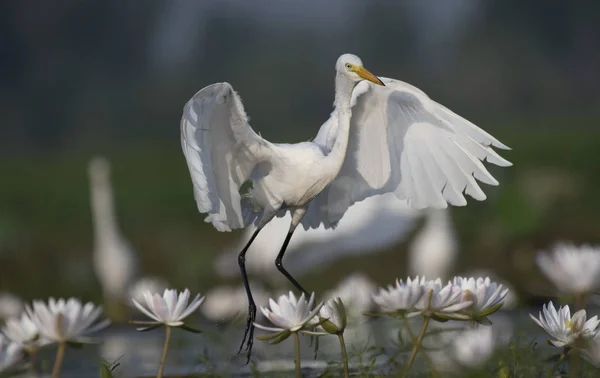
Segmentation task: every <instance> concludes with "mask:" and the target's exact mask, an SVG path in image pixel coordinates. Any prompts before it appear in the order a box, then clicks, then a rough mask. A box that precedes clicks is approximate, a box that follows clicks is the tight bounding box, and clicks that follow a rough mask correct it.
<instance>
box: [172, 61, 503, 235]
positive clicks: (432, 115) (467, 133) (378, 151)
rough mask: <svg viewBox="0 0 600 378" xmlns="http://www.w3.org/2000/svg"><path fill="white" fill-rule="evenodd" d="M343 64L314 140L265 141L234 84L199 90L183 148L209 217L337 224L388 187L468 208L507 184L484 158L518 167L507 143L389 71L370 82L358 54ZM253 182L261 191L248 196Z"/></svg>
mask: <svg viewBox="0 0 600 378" xmlns="http://www.w3.org/2000/svg"><path fill="white" fill-rule="evenodd" d="M346 65H349V67H350V68H347V67H346ZM336 69H337V75H336V100H335V105H336V106H335V110H334V112H333V113H332V115H331V118H330V119H329V120H328V121H327V122H325V124H324V125H323V126H322V127H321V129H320V130H319V133H318V135H317V137H316V138H315V139H314V140H313V141H312V142H303V143H297V144H277V143H271V142H269V141H267V140H265V139H263V138H261V137H260V136H259V135H258V134H256V133H255V132H254V131H253V130H252V128H251V127H250V125H249V124H248V122H247V116H246V113H245V112H244V109H243V106H242V103H241V99H240V97H239V96H238V95H237V94H236V93H235V92H234V91H233V88H232V87H231V85H230V84H228V83H218V84H213V85H210V86H208V87H206V88H204V89H202V90H200V91H199V92H198V93H196V94H195V95H194V97H193V98H192V99H191V100H190V101H189V102H188V103H187V104H186V105H185V108H184V112H183V117H182V120H181V141H182V148H183V152H184V154H185V157H186V160H187V163H188V166H189V168H190V173H191V177H192V181H193V183H194V194H195V198H196V202H197V204H198V208H199V210H200V211H201V212H203V213H208V216H207V218H206V221H207V222H211V223H212V224H213V225H214V226H215V227H216V228H217V229H219V230H231V229H235V228H243V227H246V226H248V225H249V224H251V223H252V222H256V224H257V225H258V226H262V225H264V224H266V223H267V222H268V221H269V220H270V219H271V218H272V217H273V216H275V215H276V214H277V212H278V211H280V210H290V211H291V212H292V215H293V217H294V218H299V219H297V220H295V222H299V221H300V220H301V221H302V224H303V225H304V227H305V228H308V227H310V228H316V227H318V226H319V225H320V224H321V223H323V224H324V225H325V227H327V228H328V227H333V226H335V225H337V223H338V222H339V221H340V219H341V218H342V216H343V215H344V213H345V212H346V210H347V209H348V208H349V207H350V206H351V205H352V204H354V203H355V202H358V201H361V200H363V199H365V198H367V197H369V196H372V195H375V194H381V193H387V192H393V193H395V194H396V196H397V197H398V198H400V199H407V200H408V202H409V205H410V206H412V207H415V208H425V207H436V208H444V207H446V206H447V204H448V203H450V204H452V205H456V206H463V205H465V204H466V200H465V197H464V195H463V193H466V194H468V195H470V196H471V197H473V198H475V199H477V200H484V199H485V198H486V196H485V194H484V193H483V191H482V190H481V188H480V187H479V185H478V184H477V181H476V180H475V179H477V180H479V181H482V182H484V183H487V184H490V185H497V184H498V182H497V181H496V180H495V179H494V178H493V177H492V176H491V175H490V174H489V172H488V171H487V169H486V168H485V167H484V165H483V164H482V162H481V161H482V160H487V161H488V162H490V163H493V164H496V165H500V166H509V165H511V164H510V163H509V162H508V161H507V160H505V159H503V158H502V157H500V156H499V155H498V154H497V153H496V152H495V151H494V150H493V149H492V148H491V146H494V147H498V148H502V149H507V147H506V146H505V145H504V144H502V143H500V142H499V141H498V140H497V139H496V138H494V137H492V136H491V135H490V134H488V133H487V132H485V131H483V130H481V129H480V128H478V127H477V126H475V125H474V124H472V123H471V122H469V121H467V120H466V119H464V118H462V117H460V116H458V115H456V114H455V113H453V112H451V111H450V110H448V109H447V108H446V107H444V106H442V105H440V104H438V103H436V102H435V101H433V100H431V99H430V98H429V97H427V95H426V94H425V93H423V92H422V91H421V90H419V89H417V88H415V87H413V86H411V85H409V84H407V83H404V82H401V81H398V80H394V79H387V78H381V81H383V83H385V87H384V86H377V85H373V84H372V83H369V82H368V81H365V80H364V79H363V78H364V77H365V76H366V75H365V76H360V72H364V71H366V70H364V69H362V62H361V61H360V59H359V58H358V57H356V56H353V55H350V54H345V55H342V56H341V57H340V59H338V62H337V64H336ZM361 69H362V70H363V71H361ZM357 72H358V73H357ZM367 72H368V71H367ZM373 81H374V80H373ZM246 181H250V182H251V183H252V189H251V190H250V191H249V193H248V195H247V196H242V195H240V193H239V189H240V187H241V186H242V184H244V183H245V182H246ZM315 197H316V198H315ZM313 200H314V201H313ZM311 201H312V203H311ZM309 203H310V204H311V205H310V206H309ZM307 208H308V213H307V214H306V216H305V217H304V218H303V219H302V216H303V213H304V212H305V211H306V210H307Z"/></svg>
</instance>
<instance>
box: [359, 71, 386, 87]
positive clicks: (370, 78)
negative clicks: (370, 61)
mask: <svg viewBox="0 0 600 378" xmlns="http://www.w3.org/2000/svg"><path fill="white" fill-rule="evenodd" d="M356 74H357V75H358V76H360V77H361V78H363V79H365V80H368V81H370V82H371V83H374V84H377V85H382V86H384V87H385V84H383V81H381V80H379V78H378V77H377V76H375V75H373V74H372V73H371V72H369V71H368V70H367V69H366V68H365V67H358V68H357V69H356Z"/></svg>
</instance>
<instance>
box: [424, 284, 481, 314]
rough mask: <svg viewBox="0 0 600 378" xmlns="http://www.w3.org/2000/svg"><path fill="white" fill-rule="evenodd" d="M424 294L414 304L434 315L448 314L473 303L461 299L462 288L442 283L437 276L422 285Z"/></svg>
mask: <svg viewBox="0 0 600 378" xmlns="http://www.w3.org/2000/svg"><path fill="white" fill-rule="evenodd" d="M423 289H424V294H423V295H422V296H421V299H419V301H418V302H417V303H416V304H415V307H416V308H417V309H418V310H421V311H428V312H433V313H436V315H442V314H450V313H455V312H458V311H461V310H463V309H465V308H467V307H469V306H471V305H472V304H473V302H472V301H469V300H462V298H461V295H462V289H461V288H460V287H459V286H456V285H454V284H452V283H451V282H450V283H448V284H447V285H445V286H444V285H443V284H442V280H440V279H439V278H438V279H437V280H435V281H428V282H426V283H425V285H424V288H423Z"/></svg>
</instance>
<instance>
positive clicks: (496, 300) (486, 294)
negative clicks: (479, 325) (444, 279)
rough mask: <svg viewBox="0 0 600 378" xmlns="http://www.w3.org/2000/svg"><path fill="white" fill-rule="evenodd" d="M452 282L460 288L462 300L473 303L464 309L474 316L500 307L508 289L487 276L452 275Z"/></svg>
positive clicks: (482, 314)
mask: <svg viewBox="0 0 600 378" xmlns="http://www.w3.org/2000/svg"><path fill="white" fill-rule="evenodd" d="M453 284H454V285H456V286H458V287H460V288H461V289H462V300H463V301H472V302H473V303H472V304H471V306H469V307H468V308H467V309H466V310H467V311H468V312H469V314H470V315H472V316H474V317H476V318H477V317H485V316H488V315H490V314H492V313H494V312H496V311H497V310H499V309H500V307H502V304H503V301H504V298H506V295H507V294H508V289H505V288H504V287H503V286H502V285H499V284H497V283H496V282H492V281H491V280H490V278H489V277H485V278H482V277H479V278H477V279H475V278H472V277H471V278H467V277H454V280H453Z"/></svg>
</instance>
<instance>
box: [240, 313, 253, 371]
mask: <svg viewBox="0 0 600 378" xmlns="http://www.w3.org/2000/svg"><path fill="white" fill-rule="evenodd" d="M255 320H256V305H255V304H254V303H251V304H250V306H249V307H248V318H247V319H246V328H245V329H244V337H243V338H242V343H241V344H240V349H239V350H238V354H240V353H241V352H242V349H243V348H244V344H245V345H246V348H245V350H246V352H248V353H247V360H246V364H248V363H249V362H250V356H251V355H252V344H253V343H254V321H255ZM246 339H247V340H246Z"/></svg>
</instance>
